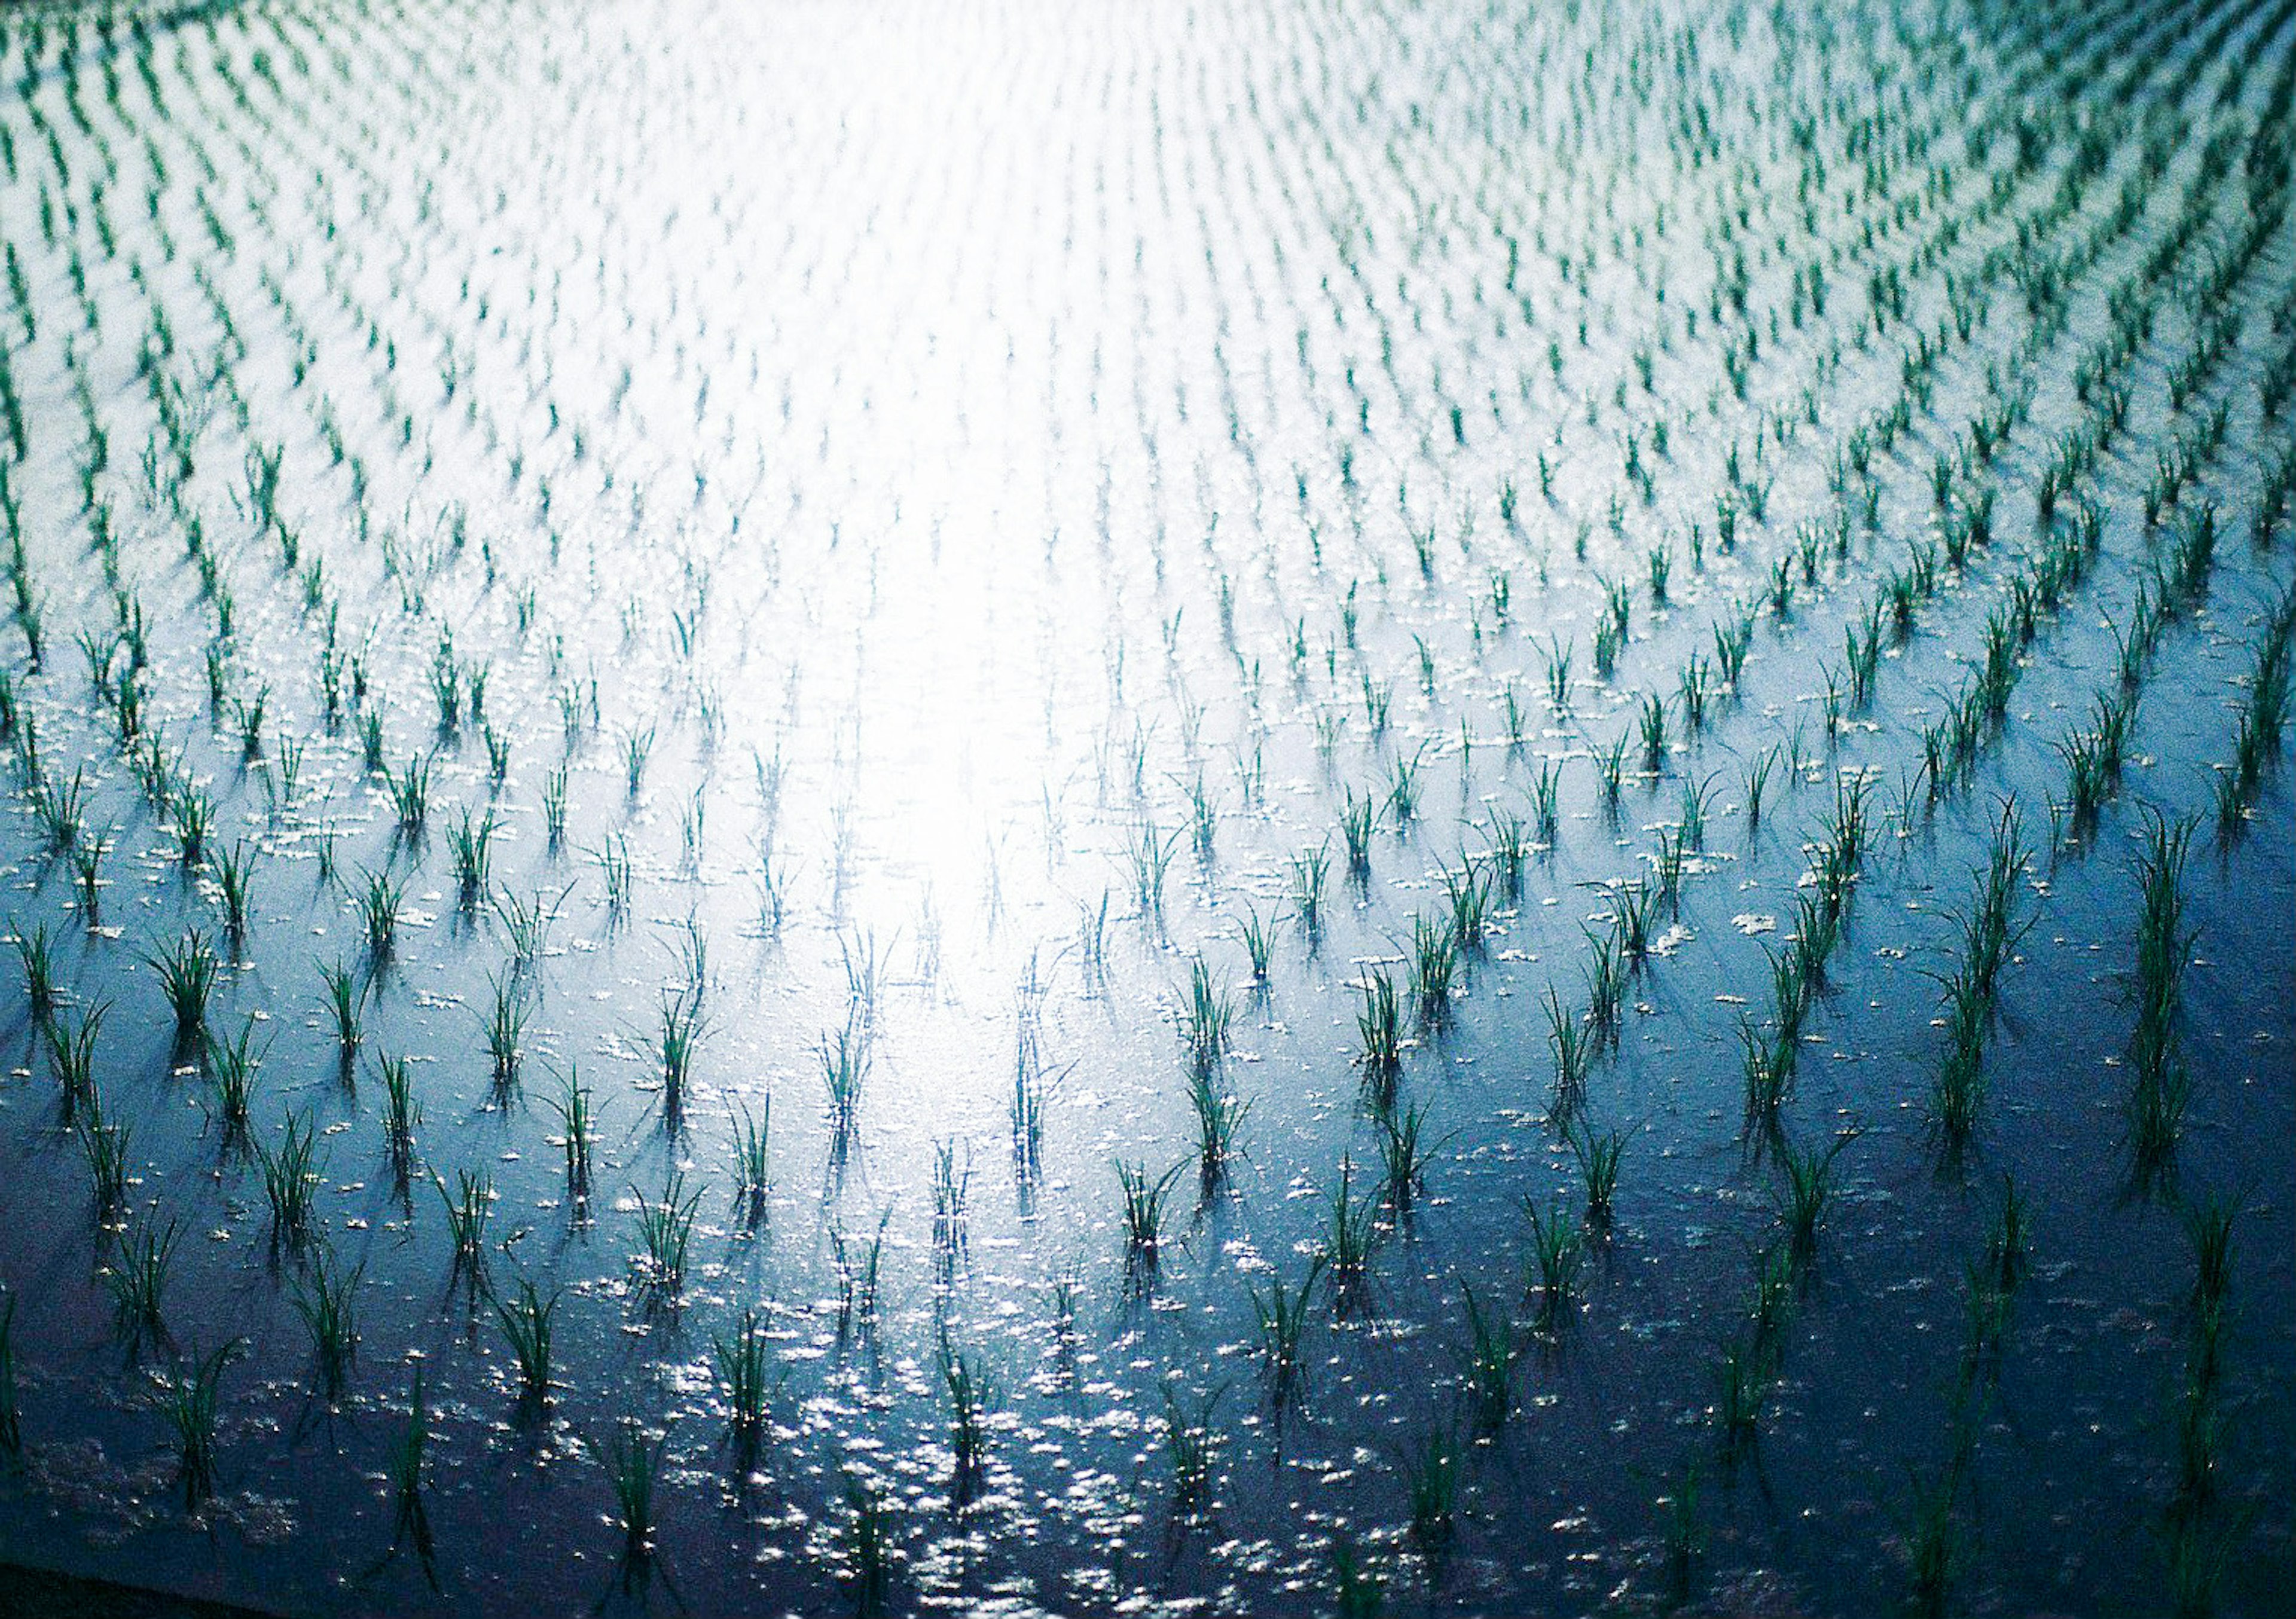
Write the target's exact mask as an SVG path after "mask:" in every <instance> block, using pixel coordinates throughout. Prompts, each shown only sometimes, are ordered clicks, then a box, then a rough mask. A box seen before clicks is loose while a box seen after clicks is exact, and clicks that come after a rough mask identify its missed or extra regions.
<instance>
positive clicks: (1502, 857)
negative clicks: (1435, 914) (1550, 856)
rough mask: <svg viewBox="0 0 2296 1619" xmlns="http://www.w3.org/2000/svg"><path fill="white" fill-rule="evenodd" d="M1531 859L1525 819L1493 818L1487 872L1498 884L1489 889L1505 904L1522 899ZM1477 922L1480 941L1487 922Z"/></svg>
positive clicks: (1498, 815) (1503, 815) (1501, 813)
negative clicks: (1524, 869)
mask: <svg viewBox="0 0 2296 1619" xmlns="http://www.w3.org/2000/svg"><path fill="white" fill-rule="evenodd" d="M1529 859H1530V833H1529V829H1528V828H1526V827H1525V826H1524V825H1523V823H1522V818H1521V816H1520V815H1511V814H1507V813H1506V812H1505V811H1504V810H1502V811H1499V812H1497V813H1496V814H1493V815H1492V817H1491V850H1490V855H1489V862H1490V864H1489V868H1488V870H1489V871H1490V872H1491V873H1492V874H1493V875H1494V876H1495V879H1496V881H1495V884H1492V885H1490V886H1495V887H1497V890H1498V895H1499V898H1500V899H1501V900H1502V901H1503V902H1504V903H1505V904H1510V905H1512V904H1514V903H1515V902H1516V901H1518V900H1520V899H1521V897H1522V871H1523V867H1524V866H1525V865H1527V864H1528V863H1529ZM1487 897H1488V895H1487ZM1455 917H1456V911H1455ZM1476 920H1477V923H1478V926H1477V928H1476V936H1477V937H1478V938H1480V936H1481V935H1482V933H1483V931H1484V928H1485V926H1486V925H1487V921H1488V919H1487V918H1486V917H1480V916H1479V917H1478V918H1477V919H1476Z"/></svg>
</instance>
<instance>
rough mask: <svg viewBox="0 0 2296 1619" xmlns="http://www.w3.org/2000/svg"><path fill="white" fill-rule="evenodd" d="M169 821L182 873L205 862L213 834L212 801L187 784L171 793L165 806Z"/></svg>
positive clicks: (213, 812) (213, 814)
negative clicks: (173, 832) (181, 864)
mask: <svg viewBox="0 0 2296 1619" xmlns="http://www.w3.org/2000/svg"><path fill="white" fill-rule="evenodd" d="M168 819H169V822H170V823H171V826H172V829H173V830H174V831H175V834H176V858H178V859H179V860H181V861H182V862H183V864H184V870H185V871H190V870H191V869H193V867H195V866H197V865H198V864H199V863H201V861H203V860H205V859H206V858H207V852H208V843H209V839H210V838H212V837H213V835H214V832H215V801H214V800H213V799H211V798H209V797H208V796H207V795H206V794H205V793H203V792H201V791H200V790H199V789H197V788H195V787H193V786H191V785H189V784H188V783H186V784H184V785H183V786H180V787H177V788H176V789H174V791H173V793H172V794H171V796H170V797H169V799H168Z"/></svg>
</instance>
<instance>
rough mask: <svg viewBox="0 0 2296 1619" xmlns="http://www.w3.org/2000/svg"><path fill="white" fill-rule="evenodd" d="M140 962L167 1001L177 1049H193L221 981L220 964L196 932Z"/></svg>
mask: <svg viewBox="0 0 2296 1619" xmlns="http://www.w3.org/2000/svg"><path fill="white" fill-rule="evenodd" d="M143 961H144V964H145V965H146V966H148V967H150V968H151V969H152V971H153V972H155V973H157V974H158V975H159V976H160V993H161V994H163V995H165V996H166V997H167V1001H168V1010H170V1011H172V1012H173V1013H174V1014H175V1018H176V1044H177V1046H178V1048H179V1049H184V1050H188V1049H191V1048H193V1047H194V1046H196V1045H197V1043H198V1042H199V1039H200V1036H201V1034H205V1033H206V1032H207V1021H208V1002H209V1000H210V999H211V998H212V997H213V995H214V993H215V991H216V986H217V984H218V983H220V982H221V980H222V977H223V962H222V961H220V960H219V959H218V958H217V955H216V953H215V952H214V951H213V950H212V949H211V948H209V944H208V942H207V940H206V939H205V938H204V937H202V936H201V934H200V932H199V930H198V929H197V928H193V929H192V930H191V931H190V932H188V933H186V934H184V936H183V938H182V939H180V940H179V941H177V942H176V944H171V945H169V946H168V948H167V949H166V950H165V951H162V952H161V953H159V954H156V955H147V956H145V957H144V958H143Z"/></svg>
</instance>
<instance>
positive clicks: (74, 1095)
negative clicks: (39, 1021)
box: [41, 1001, 111, 1124]
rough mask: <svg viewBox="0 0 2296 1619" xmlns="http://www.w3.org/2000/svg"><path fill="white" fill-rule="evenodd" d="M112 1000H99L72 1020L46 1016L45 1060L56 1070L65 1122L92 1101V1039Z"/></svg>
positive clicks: (44, 1034) (99, 1031)
mask: <svg viewBox="0 0 2296 1619" xmlns="http://www.w3.org/2000/svg"><path fill="white" fill-rule="evenodd" d="M109 1010H111V1003H110V1002H103V1001H99V1002H95V1003H94V1005H92V1006H90V1007H88V1008H87V1009H86V1010H84V1011H82V1012H81V1013H80V1015H79V1018H78V1021H77V1023H75V1022H74V1021H73V1020H71V1019H70V1018H68V1017H66V1016H63V1015H61V1014H58V1015H54V1016H51V1017H50V1018H47V1019H46V1021H45V1025H44V1026H43V1027H42V1030H41V1033H42V1034H43V1036H44V1037H45V1041H46V1043H47V1048H48V1063H49V1066H50V1067H53V1069H54V1070H55V1075H56V1089H57V1091H58V1092H60V1093H61V1097H62V1101H63V1115H64V1122H65V1123H66V1124H70V1123H71V1122H72V1120H73V1118H74V1116H76V1115H77V1114H78V1110H79V1109H80V1108H82V1107H84V1106H92V1105H93V1104H94V1100H95V1041H96V1036H97V1034H99V1033H101V1032H102V1027H103V1018H104V1014H105V1013H106V1012H107V1011H109Z"/></svg>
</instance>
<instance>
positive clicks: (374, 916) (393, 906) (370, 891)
mask: <svg viewBox="0 0 2296 1619" xmlns="http://www.w3.org/2000/svg"><path fill="white" fill-rule="evenodd" d="M365 879H366V881H365V887H362V888H360V889H359V891H358V912H359V927H360V930H361V932H362V933H363V934H364V936H365V939H366V949H367V956H368V959H369V960H370V961H375V962H378V963H379V962H382V961H389V959H390V953H391V949H392V946H393V945H394V944H397V942H398V912H399V909H400V907H401V906H402V905H404V904H406V879H404V878H399V879H396V880H394V879H392V877H391V875H390V872H389V868H387V867H386V868H385V869H384V870H382V871H368V872H365Z"/></svg>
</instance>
